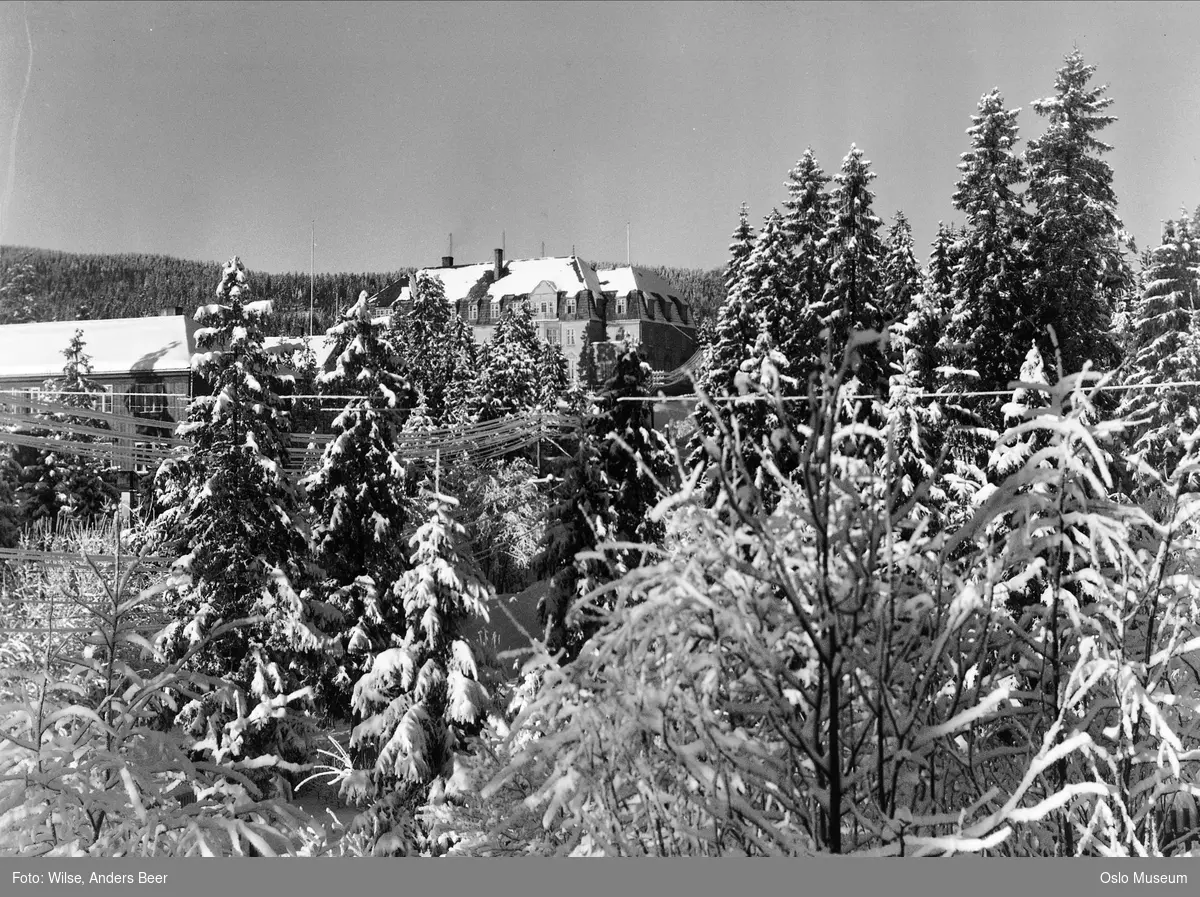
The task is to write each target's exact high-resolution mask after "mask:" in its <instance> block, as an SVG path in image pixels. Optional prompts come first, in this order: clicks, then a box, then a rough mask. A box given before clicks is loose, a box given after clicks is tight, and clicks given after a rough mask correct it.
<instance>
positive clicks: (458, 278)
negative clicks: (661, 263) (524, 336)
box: [397, 256, 600, 302]
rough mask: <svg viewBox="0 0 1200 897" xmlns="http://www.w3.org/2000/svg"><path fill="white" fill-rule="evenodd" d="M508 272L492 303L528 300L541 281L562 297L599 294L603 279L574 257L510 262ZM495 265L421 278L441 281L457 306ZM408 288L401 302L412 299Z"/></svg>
mask: <svg viewBox="0 0 1200 897" xmlns="http://www.w3.org/2000/svg"><path fill="white" fill-rule="evenodd" d="M504 267H505V270H506V271H507V272H508V273H506V274H505V275H504V276H503V277H501V278H500V279H499V280H497V281H495V282H494V283H492V284H491V285H490V286H489V287H488V295H489V296H491V297H492V298H493V299H498V298H500V297H501V296H526V295H528V294H529V293H531V292H533V290H534V289H535V288H536V287H537V285H538V284H540V283H541V282H542V281H549V282H550V283H552V284H554V288H555V289H556V290H557V291H558V292H560V293H566V294H567V295H568V296H575V295H576V294H578V293H579V292H580V291H581V290H591V291H592V292H594V293H595V294H596V295H599V294H600V278H599V276H598V275H597V274H596V269H595V268H593V267H592V266H591V265H589V264H588V263H587V262H585V261H583V260H582V259H578V258H576V257H574V256H563V257H561V258H541V259H510V260H509V261H507V262H505V264H504ZM494 270H495V268H494V265H493V263H490V262H489V263H487V264H478V265H461V266H459V267H456V268H423V269H421V271H419V272H417V273H418V274H429V275H432V276H433V277H439V278H441V281H442V286H443V287H444V288H445V290H446V299H447V301H449V302H457V301H458V300H460V299H465V298H466V297H467V294H468V293H469V292H471V287H473V286H475V284H477V283H479V281H480V280H482V279H483V277H484V275H486V274H487V273H488V272H490V271H494ZM411 295H412V294H411V292H410V290H409V288H408V287H404V288H402V289H401V290H400V295H399V297H398V300H397V301H399V302H404V301H405V300H407V299H409V298H411Z"/></svg>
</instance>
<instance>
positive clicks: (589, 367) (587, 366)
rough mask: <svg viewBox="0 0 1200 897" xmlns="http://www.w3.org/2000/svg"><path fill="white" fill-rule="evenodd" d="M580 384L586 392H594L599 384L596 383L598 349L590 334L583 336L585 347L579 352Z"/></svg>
mask: <svg viewBox="0 0 1200 897" xmlns="http://www.w3.org/2000/svg"><path fill="white" fill-rule="evenodd" d="M579 383H580V385H581V386H582V387H583V388H584V389H585V390H589V391H590V390H593V389H595V388H596V387H597V386H598V385H599V384H598V383H597V382H596V347H595V346H593V345H592V338H591V336H590V335H588V334H586V333H585V334H584V336H583V346H582V348H580V350H579Z"/></svg>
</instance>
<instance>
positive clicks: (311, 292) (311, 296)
mask: <svg viewBox="0 0 1200 897" xmlns="http://www.w3.org/2000/svg"><path fill="white" fill-rule="evenodd" d="M311 248H312V254H311V256H310V257H309V262H308V335H309V336H310V337H311V336H312V335H313V302H314V301H315V297H316V282H317V273H316V271H317V219H316V218H314V219H313V220H312V247H311Z"/></svg>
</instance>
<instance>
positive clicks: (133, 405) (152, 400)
mask: <svg viewBox="0 0 1200 897" xmlns="http://www.w3.org/2000/svg"><path fill="white" fill-rule="evenodd" d="M131 390H132V391H130V392H117V391H116V389H115V387H114V386H113V384H111V383H108V384H105V385H104V386H102V387H101V389H100V390H98V391H96V392H94V393H91V395H92V396H93V397H94V399H95V403H94V404H93V405H92V408H93V410H95V411H99V412H101V413H103V414H113V413H115V412H117V405H116V400H117V399H121V400H122V404H123V405H124V409H123V410H125V411H128V412H129V413H130V414H132V415H133V416H135V417H145V418H150V419H159V418H162V417H163V416H165V415H166V414H168V412H169V408H168V405H169V404H170V403H169V399H171V398H175V399H178V398H179V396H175V395H172V394H168V393H167V391H166V387H165V386H164V385H163V384H161V383H153V384H148V385H146V386H141V385H139V384H134V385H133V386H132V387H131ZM4 394H5V395H8V396H12V397H14V398H22V399H28V400H29V401H30V402H53V401H54V400H55V398H56V397H57V396H58V391H57V390H52V389H44V388H43V387H40V386H26V387H21V388H18V389H6V390H4ZM22 410H23V412H24V413H26V414H30V413H33V412H34V411H35V410H36V409H34V408H32V407H30V406H26V407H25V408H23V409H22Z"/></svg>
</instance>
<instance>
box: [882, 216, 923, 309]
mask: <svg viewBox="0 0 1200 897" xmlns="http://www.w3.org/2000/svg"><path fill="white" fill-rule="evenodd" d="M884 246H885V248H886V250H887V254H886V255H885V256H884V258H883V309H882V312H883V319H884V320H885V321H904V320H905V319H906V318H907V317H908V313H909V312H910V311H911V310H912V306H913V302H914V300H915V299H916V297H917V294H918V293H920V292H921V286H922V284H921V266H920V264H918V263H917V257H916V256H915V255H914V254H913V235H912V225H910V224H909V223H908V218H907V217H906V216H905V214H904V213H903V212H899V211H898V212H896V214H895V215H894V216H893V218H892V226H891V228H889V230H888V236H887V241H886V243H885V244H884Z"/></svg>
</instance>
